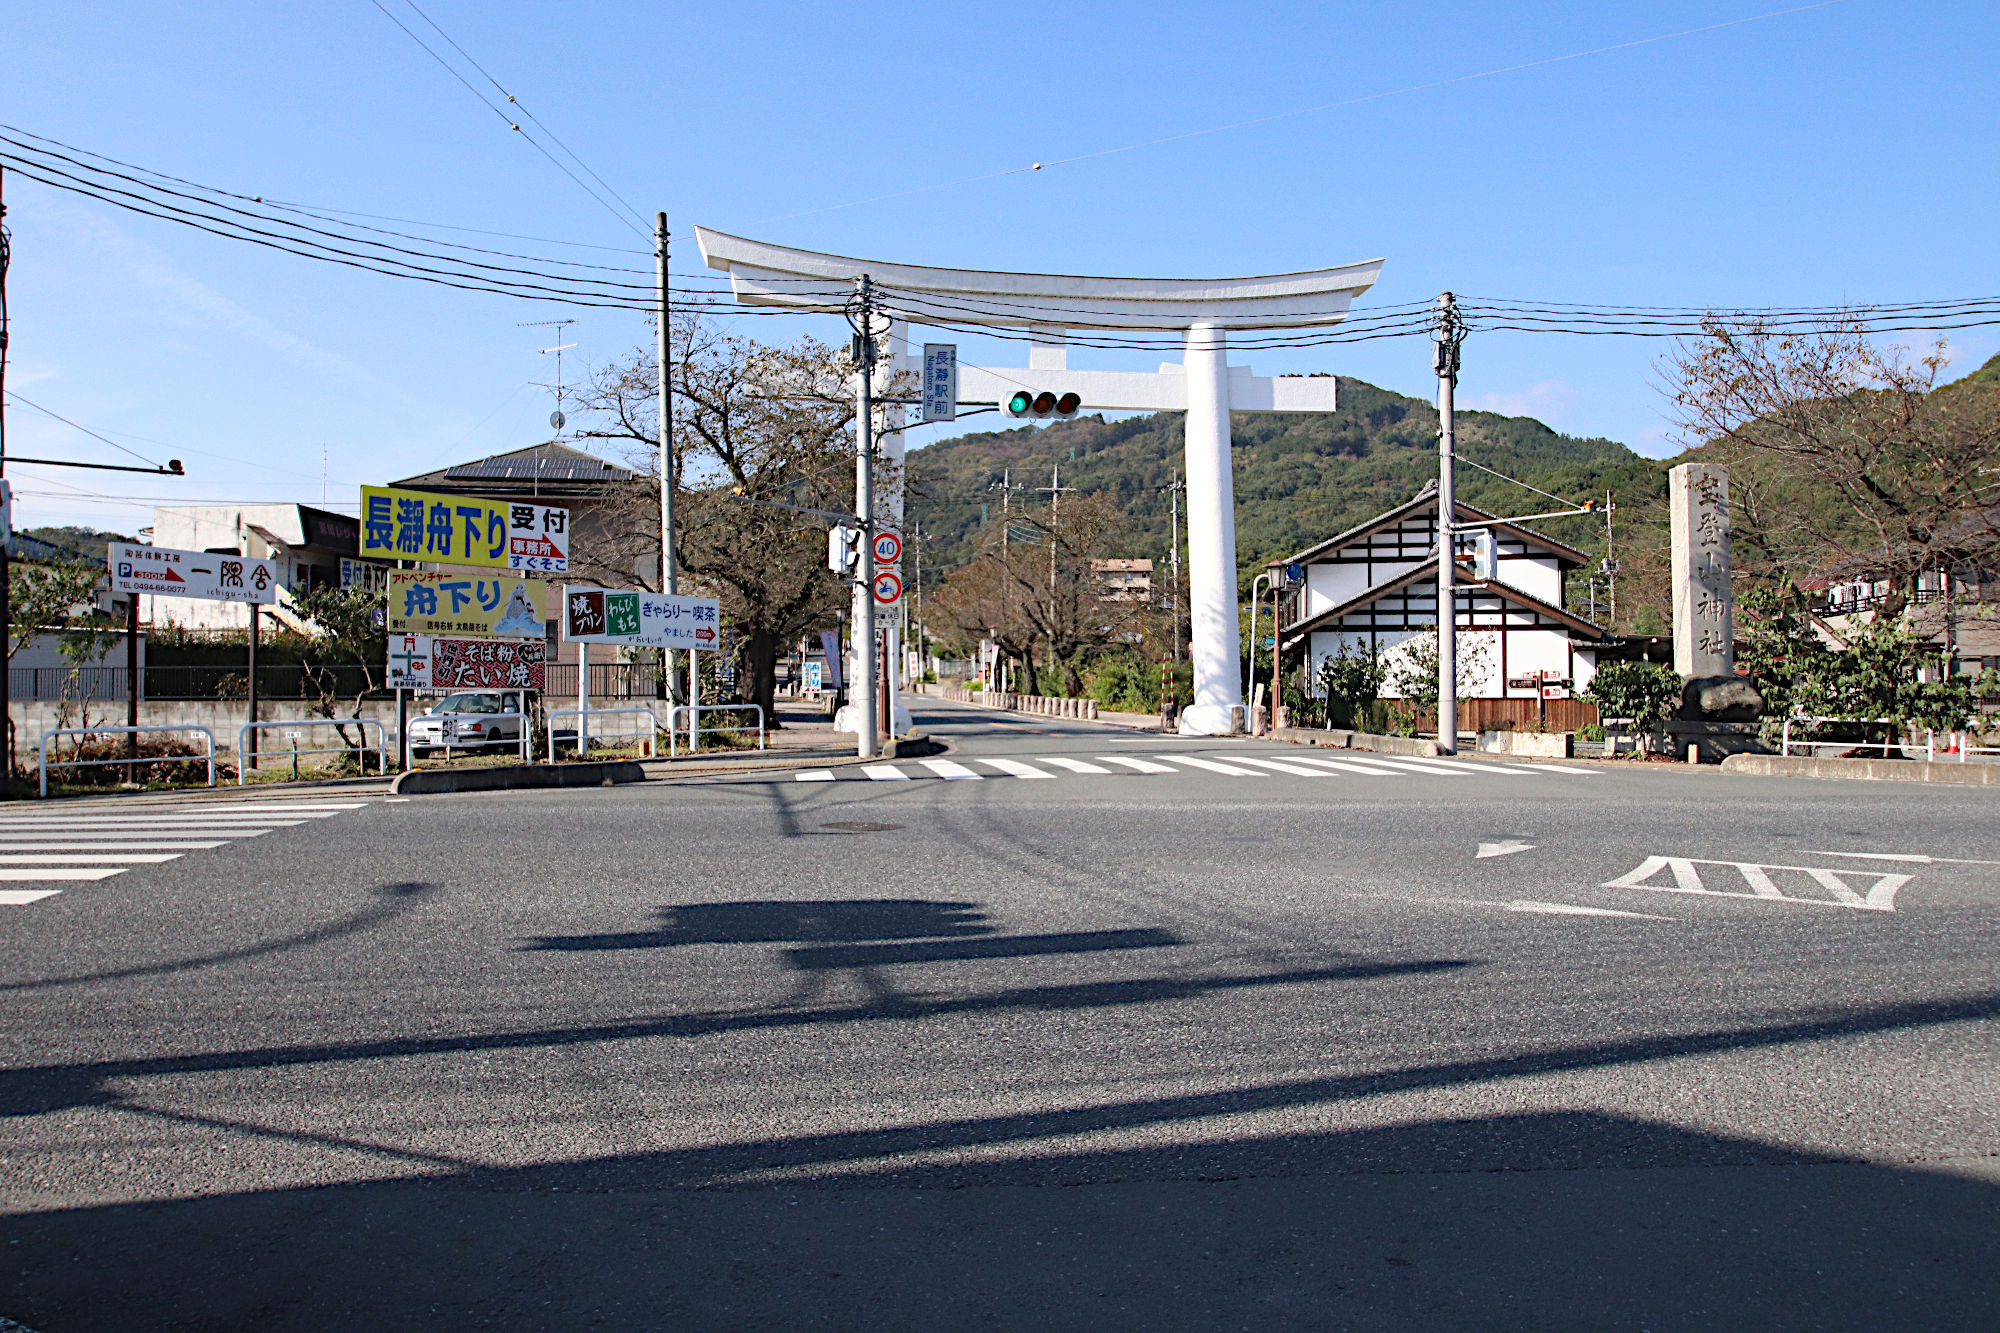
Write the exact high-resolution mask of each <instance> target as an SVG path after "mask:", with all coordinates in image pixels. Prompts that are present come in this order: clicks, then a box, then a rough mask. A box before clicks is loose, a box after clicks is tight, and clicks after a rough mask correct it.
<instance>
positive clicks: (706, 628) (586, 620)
mask: <svg viewBox="0 0 2000 1333" xmlns="http://www.w3.org/2000/svg"><path fill="white" fill-rule="evenodd" d="M562 598H563V615H562V625H563V637H564V638H565V639H568V640H569V641H570V642H571V643H612V644H621V645H624V646H626V647H644V648H694V649H699V650H712V649H715V648H718V647H720V646H721V644H722V603H720V602H718V601H717V600H716V599H715V598H713V597H675V596H670V595H668V594H666V593H657V592H631V591H627V590H625V589H619V588H594V587H589V586H585V585H578V584H573V583H565V584H564V585H563V590H562Z"/></svg>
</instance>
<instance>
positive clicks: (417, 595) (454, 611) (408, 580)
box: [388, 569, 548, 639]
mask: <svg viewBox="0 0 2000 1333" xmlns="http://www.w3.org/2000/svg"><path fill="white" fill-rule="evenodd" d="M547 587H548V585H547V584H545V583H543V582H542V581H541V580H539V579H524V578H520V577H518V576H516V575H513V574H496V575H494V576H493V577H491V578H482V577H480V576H479V575H476V574H452V573H447V572H442V571H435V570H430V571H425V570H414V569H394V570H390V571H389V625H388V628H389V633H390V634H391V635H396V634H451V635H460V636H463V637H470V638H481V639H545V638H546V636H547V634H548V624H547V621H546V620H545V619H544V617H543V614H542V608H543V607H544V606H546V605H548V599H547V596H546V592H545V590H546V589H547Z"/></svg>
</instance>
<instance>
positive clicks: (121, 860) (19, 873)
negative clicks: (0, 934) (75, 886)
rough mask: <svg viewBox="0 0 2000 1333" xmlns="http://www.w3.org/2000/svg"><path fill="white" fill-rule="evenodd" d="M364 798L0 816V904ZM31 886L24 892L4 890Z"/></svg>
mask: <svg viewBox="0 0 2000 1333" xmlns="http://www.w3.org/2000/svg"><path fill="white" fill-rule="evenodd" d="M370 804H373V802H370V801H338V800H279V799H266V800H253V801H216V800H199V801H176V802H172V803H168V804H148V805H135V806H132V807H130V808H127V809H121V808H119V807H118V806H115V805H108V804H92V805H87V806H80V807H68V808H64V807H40V808H35V809H29V810H23V811H21V812H20V813H18V814H17V813H13V812H9V813H6V814H0V907H25V906H27V905H28V904H29V903H35V902H40V901H41V900H42V899H44V898H52V897H54V896H55V895H56V894H59V893H61V892H62V891H63V890H62V889H60V888H53V887H46V886H49V885H58V884H63V883H76V882H92V881H97V880H104V879H109V878H111V877H112V876H113V875H122V874H124V873H125V872H126V871H128V870H131V869H132V868H134V867H135V866H149V865H160V864H162V863H164V862H167V861H177V860H179V859H180V858H181V857H183V856H186V855H187V854H188V853H189V852H204V851H213V850H215V849H217V848H223V847H227V846H229V845H230V844H231V843H233V842H239V841H241V840H243V839H246V838H258V837H262V836H263V835H265V834H267V833H272V832H276V831H279V830H282V829H288V828H296V827H298V826H300V825H302V824H308V823H311V822H312V821H313V820H317V819H331V818H332V817H334V816H335V815H339V814H344V813H345V812H347V811H349V810H359V809H362V808H363V807H365V806H367V805H370ZM8 884H26V885H34V886H35V887H31V888H12V887H5V885H8Z"/></svg>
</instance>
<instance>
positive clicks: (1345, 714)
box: [1318, 643, 1437, 729]
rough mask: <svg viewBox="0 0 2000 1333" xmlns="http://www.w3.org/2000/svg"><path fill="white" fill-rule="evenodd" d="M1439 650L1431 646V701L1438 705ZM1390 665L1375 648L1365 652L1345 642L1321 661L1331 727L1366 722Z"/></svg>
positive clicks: (1323, 695) (1321, 680)
mask: <svg viewBox="0 0 2000 1333" xmlns="http://www.w3.org/2000/svg"><path fill="white" fill-rule="evenodd" d="M1436 655H1437V654H1436V649H1435V646H1434V647H1433V649H1432V654H1431V656H1432V659H1433V660H1432V662H1431V691H1430V694H1431V704H1432V706H1433V707H1435V706H1436V704H1437V662H1436V660H1435V659H1436ZM1387 677H1388V667H1387V666H1386V665H1385V664H1384V663H1383V661H1382V658H1381V655H1380V654H1378V653H1377V652H1375V650H1374V649H1373V648H1370V649H1367V650H1366V651H1363V650H1360V649H1357V648H1355V647H1354V646H1353V645H1351V644H1347V643H1343V644H1341V645H1340V647H1339V648H1338V649H1337V650H1336V651H1335V652H1334V654H1333V656H1331V657H1323V658H1321V659H1320V663H1319V680H1318V684H1319V693H1320V697H1321V698H1322V699H1324V700H1325V701H1326V723H1327V725H1328V726H1330V727H1332V726H1338V727H1343V728H1350V729H1352V728H1357V727H1360V726H1362V725H1363V724H1364V722H1365V720H1366V717H1367V712H1368V705H1370V704H1372V703H1374V702H1375V701H1376V700H1377V699H1379V698H1380V697H1381V695H1382V685H1383V683H1384V681H1385V680H1386V679H1387Z"/></svg>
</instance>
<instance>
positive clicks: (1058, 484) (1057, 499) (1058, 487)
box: [1035, 463, 1076, 615]
mask: <svg viewBox="0 0 2000 1333" xmlns="http://www.w3.org/2000/svg"><path fill="white" fill-rule="evenodd" d="M1035 489H1036V490H1039V491H1041V492H1042V493H1043V494H1045V495H1047V496H1048V497H1049V596H1050V597H1051V598H1053V597H1054V596H1055V594H1056V541H1057V537H1056V532H1057V529H1058V528H1059V527H1060V526H1061V521H1062V498H1063V492H1064V491H1073V490H1075V489H1076V487H1074V486H1065V485H1063V484H1062V464H1061V463H1057V464H1056V465H1055V467H1054V469H1053V470H1052V471H1051V472H1050V474H1049V484H1048V485H1046V486H1038V487H1036V488H1035ZM1049 611H1050V614H1052V615H1053V614H1054V612H1055V607H1054V606H1053V605H1051V606H1050V607H1049Z"/></svg>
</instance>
